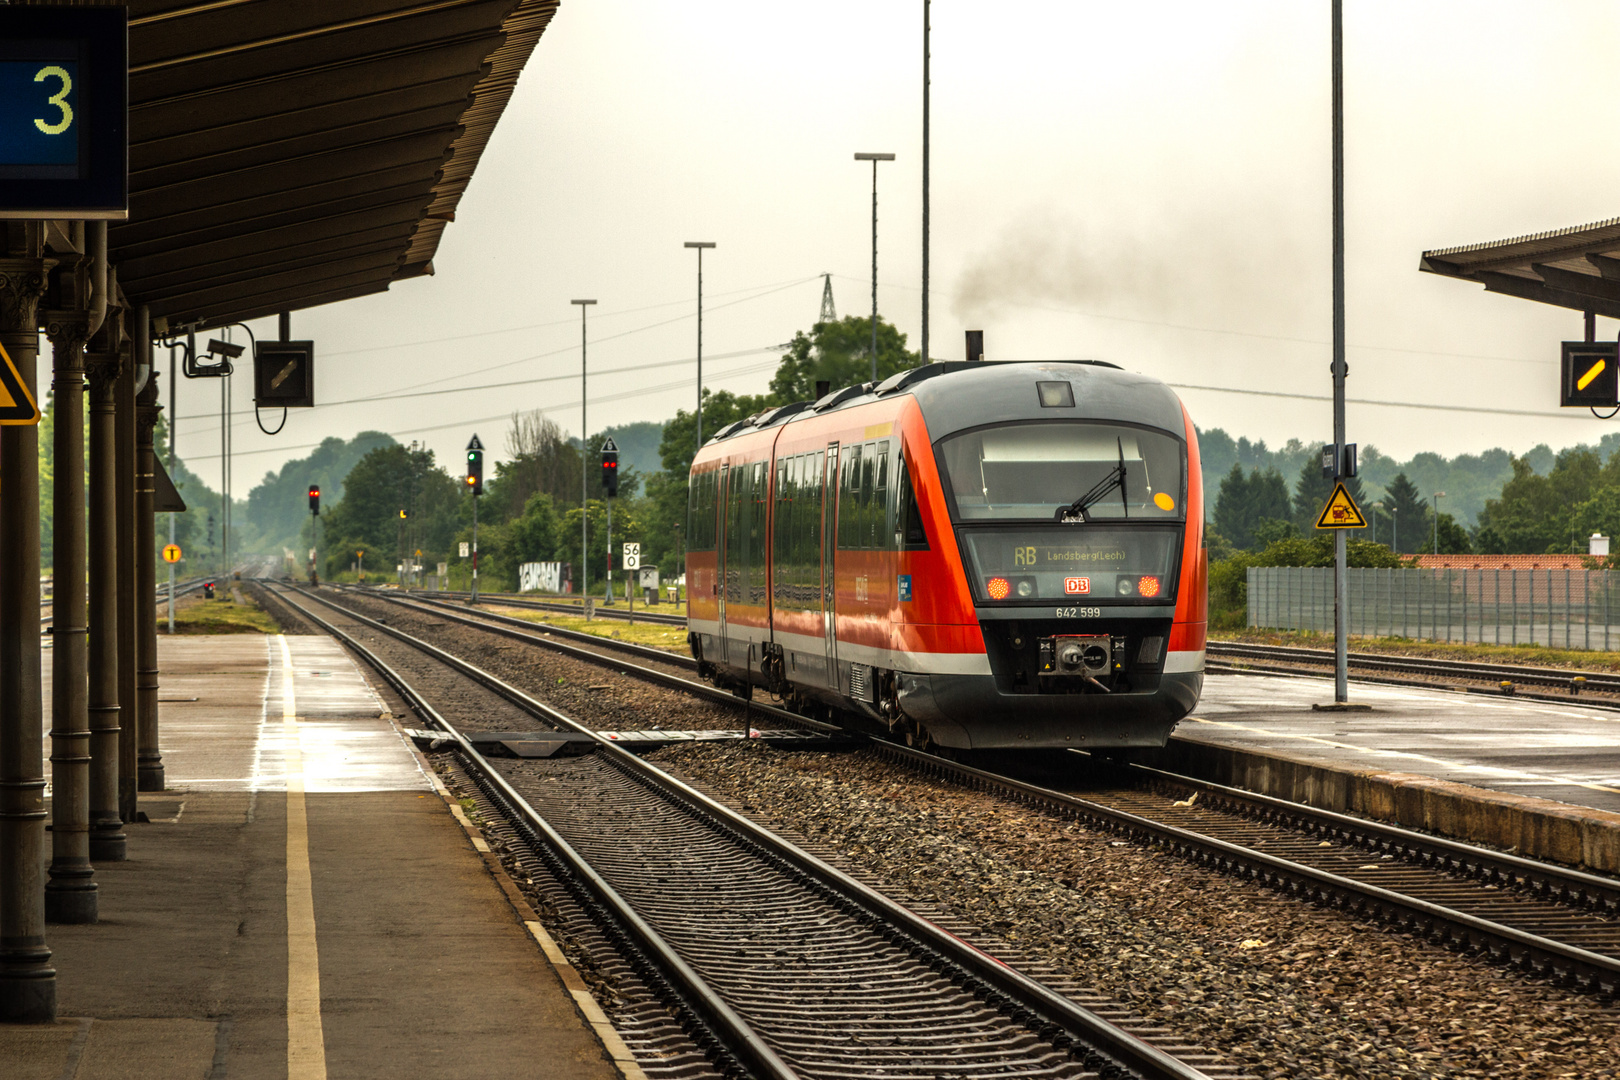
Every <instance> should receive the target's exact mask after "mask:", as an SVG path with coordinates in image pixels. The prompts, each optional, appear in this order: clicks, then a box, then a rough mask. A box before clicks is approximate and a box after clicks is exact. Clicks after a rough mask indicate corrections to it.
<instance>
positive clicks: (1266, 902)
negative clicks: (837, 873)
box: [653, 744, 1620, 1078]
mask: <svg viewBox="0 0 1620 1080" xmlns="http://www.w3.org/2000/svg"><path fill="white" fill-rule="evenodd" d="M653 758H654V760H656V761H658V762H659V763H660V765H661V766H663V767H665V768H673V769H675V770H677V771H678V772H680V773H681V774H683V775H685V776H687V777H688V778H689V779H691V780H692V781H694V782H695V783H697V784H698V785H700V786H702V787H703V788H704V789H706V790H708V791H709V792H710V793H711V794H712V795H714V796H716V797H719V798H722V799H724V800H726V801H727V802H729V803H730V804H731V805H733V806H735V807H737V808H739V809H742V810H744V811H745V812H748V813H750V814H751V815H753V816H755V817H756V818H758V819H760V820H762V821H763V822H765V823H766V824H769V825H771V826H772V827H774V828H778V829H779V830H781V831H783V832H784V833H785V834H787V835H789V836H792V835H794V834H798V835H800V836H802V837H804V838H806V839H807V840H808V841H809V843H810V845H811V846H812V847H814V848H823V849H827V850H830V851H832V852H835V853H837V855H838V856H840V861H841V862H843V863H845V864H846V866H847V868H848V869H851V870H853V871H856V872H858V873H859V874H860V875H861V876H863V877H865V878H867V879H868V880H869V881H870V882H871V883H872V884H874V885H877V886H879V887H881V888H883V889H884V890H885V891H888V892H891V893H892V894H895V895H897V896H898V895H909V896H913V897H916V898H917V899H919V900H923V901H927V902H929V903H935V904H939V905H940V906H942V907H943V908H945V909H947V910H950V911H952V912H954V913H955V914H957V915H959V916H960V917H962V918H964V919H966V920H968V921H970V922H972V923H974V924H976V925H977V926H979V927H982V928H984V929H985V930H987V931H989V932H990V933H992V934H995V935H997V936H999V937H1001V938H1004V939H1005V940H1007V941H1008V942H1010V943H1012V944H1013V946H1014V947H1015V948H1017V949H1018V950H1019V951H1021V952H1023V953H1024V954H1026V955H1031V956H1036V957H1039V958H1041V959H1042V960H1044V961H1047V962H1050V963H1052V964H1053V965H1054V966H1056V967H1058V968H1059V969H1060V970H1064V971H1066V972H1068V973H1069V974H1071V975H1072V976H1073V977H1074V978H1076V979H1077V980H1079V981H1081V982H1083V983H1085V984H1087V985H1089V986H1091V987H1093V988H1094V989H1095V990H1097V991H1098V992H1099V993H1102V994H1105V995H1108V996H1109V997H1113V998H1116V999H1118V1000H1120V1001H1122V1002H1125V1003H1127V1004H1128V1005H1130V1006H1131V1007H1133V1008H1134V1009H1136V1010H1137V1011H1139V1012H1141V1013H1142V1014H1143V1015H1145V1016H1148V1017H1150V1018H1153V1019H1157V1020H1159V1021H1161V1022H1162V1023H1163V1024H1164V1025H1165V1026H1166V1027H1169V1028H1171V1029H1173V1030H1175V1031H1177V1032H1180V1033H1183V1034H1184V1035H1185V1037H1187V1038H1191V1039H1196V1040H1198V1041H1200V1042H1203V1043H1205V1044H1206V1045H1209V1046H1211V1047H1212V1048H1215V1049H1217V1050H1219V1051H1222V1052H1224V1053H1226V1054H1228V1055H1230V1056H1231V1057H1232V1058H1233V1059H1235V1060H1236V1061H1238V1062H1242V1063H1247V1064H1249V1065H1250V1067H1252V1068H1253V1069H1254V1070H1255V1071H1256V1072H1257V1073H1259V1074H1260V1075H1262V1076H1267V1077H1285V1076H1286V1077H1294V1076H1323V1077H1386V1076H1414V1077H1428V1076H1434V1077H1496V1076H1502V1077H1507V1076H1513V1077H1548V1078H1553V1077H1582V1078H1585V1077H1613V1076H1620V1025H1617V1023H1616V1019H1617V1018H1616V1015H1615V1013H1614V1011H1613V1010H1612V1009H1610V1008H1606V1007H1604V1006H1602V1005H1601V1004H1599V1003H1597V1002H1595V1001H1593V1000H1592V999H1589V998H1585V997H1582V996H1580V995H1578V994H1575V993H1570V992H1566V991H1563V990H1560V989H1558V988H1556V987H1553V986H1550V985H1548V984H1546V983H1543V982H1539V981H1536V980H1534V979H1531V978H1525V977H1521V976H1518V975H1515V974H1513V973H1511V972H1508V971H1504V970H1503V969H1501V968H1500V967H1497V966H1495V965H1493V964H1491V963H1489V962H1487V961H1479V962H1475V961H1473V960H1470V959H1469V958H1467V957H1463V956H1459V955H1458V954H1456V953H1453V952H1450V951H1448V950H1445V949H1443V948H1441V947H1438V946H1431V945H1429V944H1428V943H1426V942H1423V941H1420V940H1417V939H1414V938H1412V937H1409V936H1405V935H1400V934H1396V933H1392V932H1390V931H1389V930H1387V929H1385V928H1383V927H1380V926H1376V925H1370V924H1365V923H1361V922H1358V921H1355V920H1354V919H1352V918H1350V917H1348V916H1345V915H1342V914H1340V913H1337V912H1333V911H1327V910H1323V909H1319V908H1315V907H1312V906H1309V905H1307V904H1303V903H1300V902H1297V901H1294V900H1291V899H1288V898H1286V897H1283V896H1280V895H1277V894H1274V893H1268V892H1267V891H1265V890H1264V889H1261V888H1258V887H1256V886H1253V885H1248V884H1244V883H1243V882H1240V881H1236V880H1232V879H1228V878H1223V877H1219V876H1216V875H1212V874H1210V873H1207V872H1205V871H1203V870H1201V869H1199V868H1197V867H1195V866H1192V865H1190V864H1188V863H1186V862H1183V861H1181V860H1180V859H1177V858H1175V857H1174V856H1171V855H1168V854H1165V853H1161V852H1158V851H1155V850H1152V849H1147V848H1141V847H1137V846H1134V845H1132V844H1129V843H1126V842H1124V841H1120V840H1117V839H1115V838H1114V837H1113V836H1111V835H1110V834H1107V833H1101V832H1096V831H1094V830H1091V829H1088V828H1086V827H1084V826H1081V825H1077V824H1075V823H1073V822H1068V821H1063V820H1060V819H1058V818H1056V817H1052V816H1049V815H1046V814H1044V813H1042V812H1040V811H1038V810H1032V809H1030V808H1028V807H1025V806H1021V805H1018V804H1014V803H1010V802H1007V801H1004V800H1002V799H998V798H995V797H992V796H987V795H984V794H982V793H979V792H971V791H967V790H963V789H957V788H952V787H948V786H943V785H939V784H937V783H936V782H934V781H927V780H923V779H921V778H918V777H916V776H914V775H912V774H910V773H909V772H907V771H905V770H904V769H902V768H900V767H898V766H895V765H892V764H889V763H887V762H882V761H880V760H878V759H876V758H875V757H872V756H869V755H865V754H844V755H834V754H819V753H786V752H780V751H775V750H772V749H770V748H768V747H765V746H762V745H758V744H741V745H739V744H699V745H689V746H680V747H672V748H668V749H665V750H661V751H658V752H657V753H656V754H655V755H653Z"/></svg>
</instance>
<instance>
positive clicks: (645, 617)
mask: <svg viewBox="0 0 1620 1080" xmlns="http://www.w3.org/2000/svg"><path fill="white" fill-rule="evenodd" d="M407 595H410V596H413V597H416V598H421V597H423V596H426V595H429V594H426V593H410V594H407ZM431 595H433V596H434V597H436V598H437V597H454V598H455V599H457V600H469V599H471V598H472V594H471V593H466V592H450V591H438V592H435V593H433V594H431ZM478 602H479V603H481V604H498V605H500V606H501V607H515V608H528V609H529V610H531V611H554V612H557V613H558V614H561V615H575V616H583V614H584V612H582V611H581V610H580V605H579V604H578V603H576V602H569V601H566V600H535V599H533V598H531V597H524V596H516V595H513V594H512V593H479V594H478ZM591 611H592V614H593V616H594V617H595V618H598V619H616V620H618V621H620V622H629V621H631V620H632V615H631V613H630V609H629V606H628V605H626V606H625V607H618V606H615V607H603V606H602V604H601V603H600V602H598V603H596V604H595V605H594V606H593V607H592V608H591ZM633 618H634V621H635V622H645V623H658V624H660V625H663V626H685V625H686V616H684V615H675V614H670V613H668V612H663V611H653V610H652V609H650V608H645V607H643V608H638V609H636V612H635V615H634V617H633Z"/></svg>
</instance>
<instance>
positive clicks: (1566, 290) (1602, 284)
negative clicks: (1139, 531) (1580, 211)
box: [1418, 218, 1620, 318]
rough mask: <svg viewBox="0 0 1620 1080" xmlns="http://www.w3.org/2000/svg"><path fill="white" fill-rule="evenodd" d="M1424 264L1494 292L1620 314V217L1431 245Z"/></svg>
mask: <svg viewBox="0 0 1620 1080" xmlns="http://www.w3.org/2000/svg"><path fill="white" fill-rule="evenodd" d="M1418 269H1420V270H1424V271H1427V272H1428V273H1431V274H1444V275H1445V276H1447V277H1455V278H1466V279H1468V280H1470V281H1477V282H1479V283H1481V284H1482V285H1484V286H1485V288H1486V289H1487V290H1488V291H1490V292H1498V293H1505V294H1506V295H1508V296H1517V297H1519V298H1520V299H1523V300H1536V301H1539V302H1540V303H1543V304H1552V305H1554V306H1555V307H1564V308H1573V309H1575V310H1576V311H1590V312H1595V313H1596V314H1598V315H1605V316H1609V317H1611V318H1620V218H1610V219H1609V220H1607V221H1599V222H1597V223H1595V224H1592V225H1577V226H1575V227H1574V228H1569V229H1557V230H1554V231H1553V232H1542V233H1533V234H1531V235H1529V236H1518V237H1514V238H1513V239H1511V240H1497V241H1494V242H1492V243H1485V244H1468V245H1467V246H1465V247H1453V248H1440V249H1438V250H1436V251H1425V252H1424V253H1423V258H1422V260H1421V261H1420V262H1419V263H1418Z"/></svg>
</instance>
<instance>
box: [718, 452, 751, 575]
mask: <svg viewBox="0 0 1620 1080" xmlns="http://www.w3.org/2000/svg"><path fill="white" fill-rule="evenodd" d="M751 479H752V476H751V475H750V470H749V469H748V468H747V467H745V466H733V467H732V469H731V476H730V483H729V484H727V490H726V503H725V536H723V537H722V538H721V542H722V543H723V544H725V548H726V581H725V591H726V600H727V601H728V602H731V603H742V600H743V588H744V582H745V580H746V578H747V573H748V523H747V519H746V518H745V517H744V513H745V509H744V508H745V507H746V506H747V505H748V501H749V499H748V495H749V492H748V489H749V488H750V487H752V486H753V485H752V484H751V483H750V482H749V481H750V480H751Z"/></svg>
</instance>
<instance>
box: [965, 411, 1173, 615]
mask: <svg viewBox="0 0 1620 1080" xmlns="http://www.w3.org/2000/svg"><path fill="white" fill-rule="evenodd" d="M940 460H941V462H942V464H943V465H944V467H945V471H946V473H947V475H948V476H949V479H950V485H951V493H952V496H953V498H954V500H955V505H954V510H955V512H956V513H955V517H956V520H957V524H958V526H959V527H960V532H959V535H960V537H961V540H962V550H963V553H964V554H965V555H966V556H967V562H968V567H967V569H968V576H969V579H970V581H971V582H972V585H973V590H974V593H975V594H976V595H977V597H978V599H979V601H980V602H981V603H986V602H988V603H992V604H994V603H1002V602H1005V603H1011V604H1016V603H1018V602H1019V601H1026V602H1028V601H1044V602H1047V603H1051V602H1053V601H1060V602H1068V603H1072V604H1096V603H1113V604H1117V603H1122V602H1123V603H1167V602H1173V601H1174V599H1175V594H1176V577H1175V574H1176V570H1177V561H1178V556H1179V554H1180V548H1181V538H1182V530H1183V528H1184V527H1185V526H1184V523H1185V520H1186V517H1185V515H1186V511H1185V509H1184V508H1183V506H1182V503H1183V501H1184V500H1185V498H1186V480H1185V476H1186V460H1187V451H1186V447H1185V446H1184V445H1183V444H1182V442H1181V441H1180V440H1179V439H1176V438H1174V437H1173V436H1170V435H1167V434H1163V433H1160V432H1155V431H1149V430H1146V429H1143V428H1135V427H1126V426H1124V425H1119V424H1098V423H1084V422H1074V421H1066V422H1058V423H1049V422H1042V423H1024V424H1008V425H1004V426H1000V427H992V428H980V429H978V430H976V431H969V432H964V433H963V434H961V435H955V436H951V437H949V438H946V439H944V440H942V441H941V443H940ZM1082 507H1084V510H1085V513H1084V514H1083V515H1082V514H1081V513H1080V512H1079V511H1080V509H1081V508H1082ZM1086 518H1089V520H1084V519H1086ZM1060 519H1063V520H1060Z"/></svg>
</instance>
